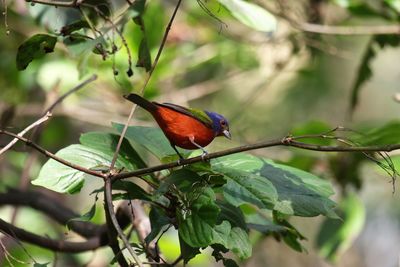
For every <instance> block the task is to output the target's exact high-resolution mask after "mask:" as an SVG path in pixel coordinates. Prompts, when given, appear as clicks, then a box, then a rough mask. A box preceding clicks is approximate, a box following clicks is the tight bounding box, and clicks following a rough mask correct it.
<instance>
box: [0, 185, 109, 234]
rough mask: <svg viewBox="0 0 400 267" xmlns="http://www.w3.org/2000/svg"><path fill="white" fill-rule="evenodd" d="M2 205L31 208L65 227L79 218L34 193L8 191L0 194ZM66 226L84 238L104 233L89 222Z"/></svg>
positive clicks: (52, 200) (49, 199) (51, 199)
mask: <svg viewBox="0 0 400 267" xmlns="http://www.w3.org/2000/svg"><path fill="white" fill-rule="evenodd" d="M3 205H14V206H26V207H31V208H33V209H35V210H39V211H41V212H43V213H45V214H46V215H47V216H49V217H50V218H52V219H54V220H55V221H56V222H58V223H59V224H61V225H66V224H67V223H68V221H70V220H71V219H74V218H78V217H79V214H77V213H75V212H73V211H72V210H70V209H68V208H67V207H65V206H63V205H61V204H60V203H59V202H58V201H57V200H56V199H54V198H52V197H49V196H47V195H45V194H43V193H40V192H35V191H22V190H17V189H9V191H8V192H6V193H1V194H0V207H1V206H3ZM68 226H69V228H70V229H71V230H72V231H74V232H76V233H78V234H79V235H81V236H83V237H86V238H89V237H93V236H97V235H99V234H101V233H102V232H104V226H100V225H96V224H93V223H90V222H82V221H71V222H69V223H68Z"/></svg>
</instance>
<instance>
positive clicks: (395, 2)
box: [384, 0, 400, 13]
mask: <svg viewBox="0 0 400 267" xmlns="http://www.w3.org/2000/svg"><path fill="white" fill-rule="evenodd" d="M384 2H385V3H386V4H387V5H388V6H390V7H391V8H392V9H393V10H396V11H397V12H398V13H400V1H399V0H384Z"/></svg>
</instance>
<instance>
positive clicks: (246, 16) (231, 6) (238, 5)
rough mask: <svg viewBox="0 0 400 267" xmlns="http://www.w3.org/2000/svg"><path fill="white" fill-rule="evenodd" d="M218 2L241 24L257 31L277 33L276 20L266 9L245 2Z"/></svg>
mask: <svg viewBox="0 0 400 267" xmlns="http://www.w3.org/2000/svg"><path fill="white" fill-rule="evenodd" d="M218 1H219V2H220V3H221V4H222V5H224V6H225V7H226V8H227V9H228V10H229V11H230V12H231V14H232V16H234V17H235V18H236V19H237V20H239V21H240V22H241V23H243V24H245V25H247V26H249V27H251V28H253V29H255V30H257V31H263V32H274V31H276V25H277V21H276V18H275V17H274V16H273V15H272V14H271V13H269V12H268V11H267V10H265V9H264V8H262V7H260V6H258V5H255V4H252V3H250V2H247V1H243V0H218Z"/></svg>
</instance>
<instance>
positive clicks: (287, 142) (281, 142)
mask: <svg viewBox="0 0 400 267" xmlns="http://www.w3.org/2000/svg"><path fill="white" fill-rule="evenodd" d="M295 138H296V139H298V138H301V136H298V137H291V136H288V137H285V138H283V139H278V140H272V141H266V142H261V143H257V144H252V145H244V146H239V147H235V148H230V149H226V150H223V151H219V152H214V153H210V154H208V155H206V156H204V157H201V156H198V157H194V158H189V159H184V160H180V161H179V162H171V163H166V164H161V165H158V166H153V167H148V168H143V169H138V170H135V171H131V172H125V173H119V174H117V175H115V176H113V177H112V179H113V181H114V180H119V179H125V178H129V177H135V176H136V177H137V176H143V175H146V174H149V173H153V172H156V171H162V170H166V169H171V168H174V167H178V166H182V165H188V164H193V163H196V162H201V161H204V160H210V159H215V158H219V157H223V156H227V155H231V154H236V153H240V152H245V151H249V150H256V149H260V148H267V147H274V146H289V147H296V148H301V149H306V150H313V151H320V152H390V151H393V150H397V149H400V144H390V145H383V146H357V147H355V146H321V145H313V144H306V143H302V142H298V141H295V140H294V139H295Z"/></svg>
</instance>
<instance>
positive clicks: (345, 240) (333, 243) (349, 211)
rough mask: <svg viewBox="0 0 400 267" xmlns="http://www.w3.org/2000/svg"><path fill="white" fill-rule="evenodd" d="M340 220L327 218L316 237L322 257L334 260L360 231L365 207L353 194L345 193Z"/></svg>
mask: <svg viewBox="0 0 400 267" xmlns="http://www.w3.org/2000/svg"><path fill="white" fill-rule="evenodd" d="M340 215H341V218H342V220H335V219H330V218H327V219H326V220H325V221H324V223H323V224H322V226H321V229H320V232H319V234H318V237H317V244H316V245H317V247H318V249H319V253H320V255H321V256H322V257H324V258H326V259H327V260H329V261H332V262H335V261H336V260H337V259H338V257H339V256H340V254H342V253H343V252H345V251H346V250H347V249H348V248H349V247H350V246H351V244H352V243H353V241H354V240H355V238H357V236H358V234H359V233H360V232H361V230H362V227H363V225H364V222H365V208H364V206H363V203H362V202H361V200H360V199H359V198H358V197H357V196H356V195H354V194H350V195H347V196H346V197H345V198H344V199H343V200H342V201H341V203H340Z"/></svg>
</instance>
